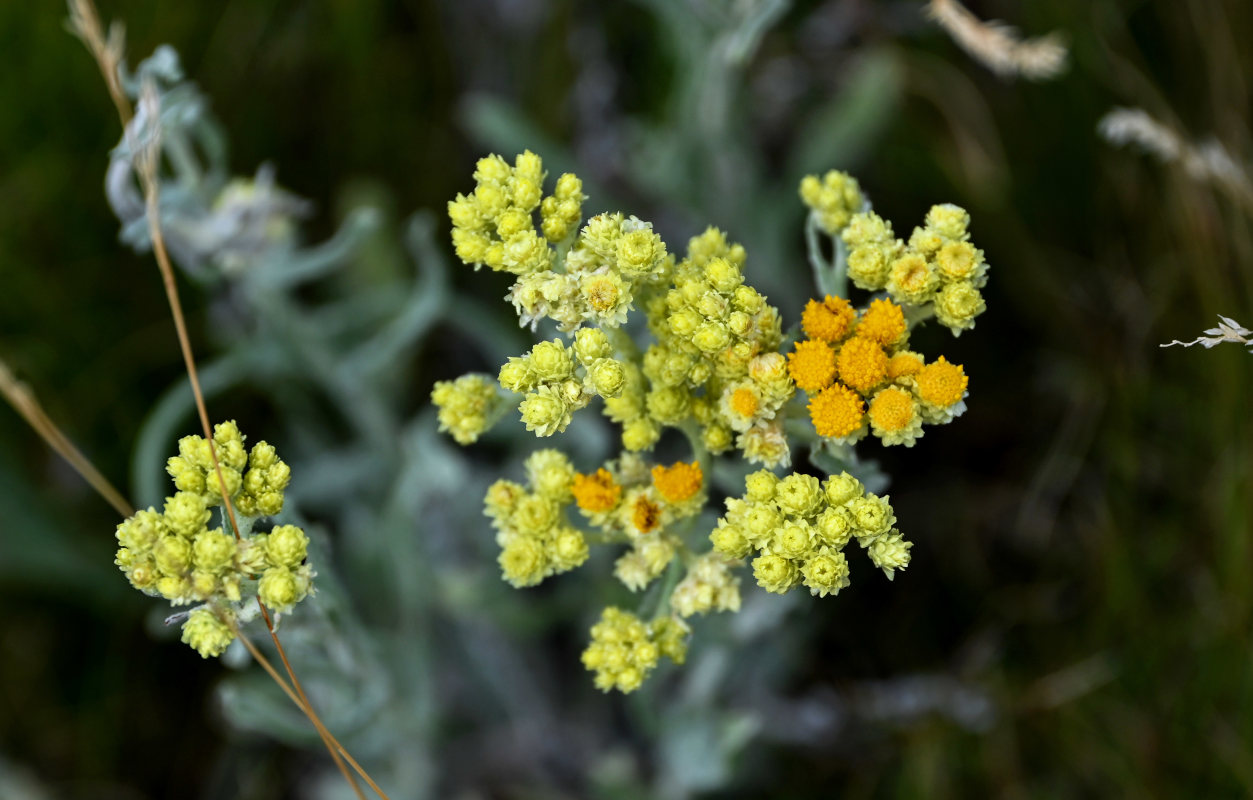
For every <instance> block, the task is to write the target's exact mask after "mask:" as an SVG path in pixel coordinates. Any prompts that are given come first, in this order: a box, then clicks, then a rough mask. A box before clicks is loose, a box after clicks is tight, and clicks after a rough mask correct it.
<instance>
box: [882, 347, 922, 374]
mask: <svg viewBox="0 0 1253 800" xmlns="http://www.w3.org/2000/svg"><path fill="white" fill-rule="evenodd" d="M921 370H922V356H920V355H918V354H917V353H911V352H909V351H908V350H906V351H903V352H900V353H897V354H896V355H894V356H892V357H891V358H889V359H888V380H892V381H894V380H896V379H897V378H908V377H909V376H911V375H917V374H918V373H919V372H920V371H921Z"/></svg>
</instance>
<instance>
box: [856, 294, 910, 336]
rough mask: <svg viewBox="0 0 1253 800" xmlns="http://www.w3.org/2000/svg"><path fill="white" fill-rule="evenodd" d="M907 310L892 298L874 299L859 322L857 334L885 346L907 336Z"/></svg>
mask: <svg viewBox="0 0 1253 800" xmlns="http://www.w3.org/2000/svg"><path fill="white" fill-rule="evenodd" d="M905 331H906V327H905V312H904V311H902V310H901V307H900V306H898V305H897V304H896V303H893V302H892V301H891V300H872V301H871V303H870V305H869V306H868V307H867V308H866V310H865V311H863V312H862V315H861V319H860V320H858V322H857V335H858V336H860V337H861V338H863V339H870V340H871V341H874V342H878V343H879V344H881V345H883V346H884V347H891V346H892V345H894V344H896V343H897V342H899V341H900V340H901V339H903V338H905Z"/></svg>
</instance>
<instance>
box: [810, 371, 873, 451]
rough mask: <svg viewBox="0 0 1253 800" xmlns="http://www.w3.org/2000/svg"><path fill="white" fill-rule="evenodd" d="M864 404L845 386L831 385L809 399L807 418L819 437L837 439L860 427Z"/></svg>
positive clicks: (864, 408)
mask: <svg viewBox="0 0 1253 800" xmlns="http://www.w3.org/2000/svg"><path fill="white" fill-rule="evenodd" d="M865 413H866V404H865V403H863V402H862V399H861V398H860V397H858V396H857V393H856V392H854V391H853V390H852V389H849V388H848V387H847V386H843V385H841V384H838V383H837V384H833V385H831V386H828V387H827V388H825V389H823V390H822V391H821V392H819V393H818V394H816V395H814V396H813V397H811V398H810V399H809V418H810V419H811V420H813V423H814V430H816V431H818V435H819V436H825V437H827V438H831V439H838V438H840V437H843V436H848V435H849V434H850V433H853V432H854V431H856V430H857V429H858V428H860V427H861V425H862V417H863V415H864V414H865Z"/></svg>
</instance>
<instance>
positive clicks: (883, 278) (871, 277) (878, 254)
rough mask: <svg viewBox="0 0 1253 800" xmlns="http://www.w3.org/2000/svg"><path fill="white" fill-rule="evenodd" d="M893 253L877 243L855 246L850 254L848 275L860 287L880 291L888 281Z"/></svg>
mask: <svg viewBox="0 0 1253 800" xmlns="http://www.w3.org/2000/svg"><path fill="white" fill-rule="evenodd" d="M892 259H893V253H892V252H891V251H890V250H888V249H886V248H884V247H883V246H881V245H877V244H865V245H861V246H860V247H855V248H853V249H852V251H851V252H849V254H848V277H849V279H850V280H852V282H853V285H854V286H856V287H857V288H859V289H868V290H870V291H878V290H879V289H882V288H883V287H884V285H886V284H887V281H888V273H889V272H891V270H892Z"/></svg>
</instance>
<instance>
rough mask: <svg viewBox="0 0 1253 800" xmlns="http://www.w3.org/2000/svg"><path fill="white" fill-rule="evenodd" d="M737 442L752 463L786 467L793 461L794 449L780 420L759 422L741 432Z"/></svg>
mask: <svg viewBox="0 0 1253 800" xmlns="http://www.w3.org/2000/svg"><path fill="white" fill-rule="evenodd" d="M735 444H736V446H737V447H739V448H740V450H741V451H742V452H743V453H744V458H746V459H748V461H749V462H750V463H753V464H762V465H764V466H767V467H786V466H787V465H788V464H789V463H791V461H792V451H791V448H790V447H789V446H788V441H787V436H785V435H784V432H783V425H782V424H781V423H779V421H778V420H774V421H772V422H771V423H770V424H762V423H758V424H756V425H754V426H753V427H751V428H749V429H748V430H746V431H744V432H743V433H741V434H740V435H739V436H738V437H736V439H735Z"/></svg>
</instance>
